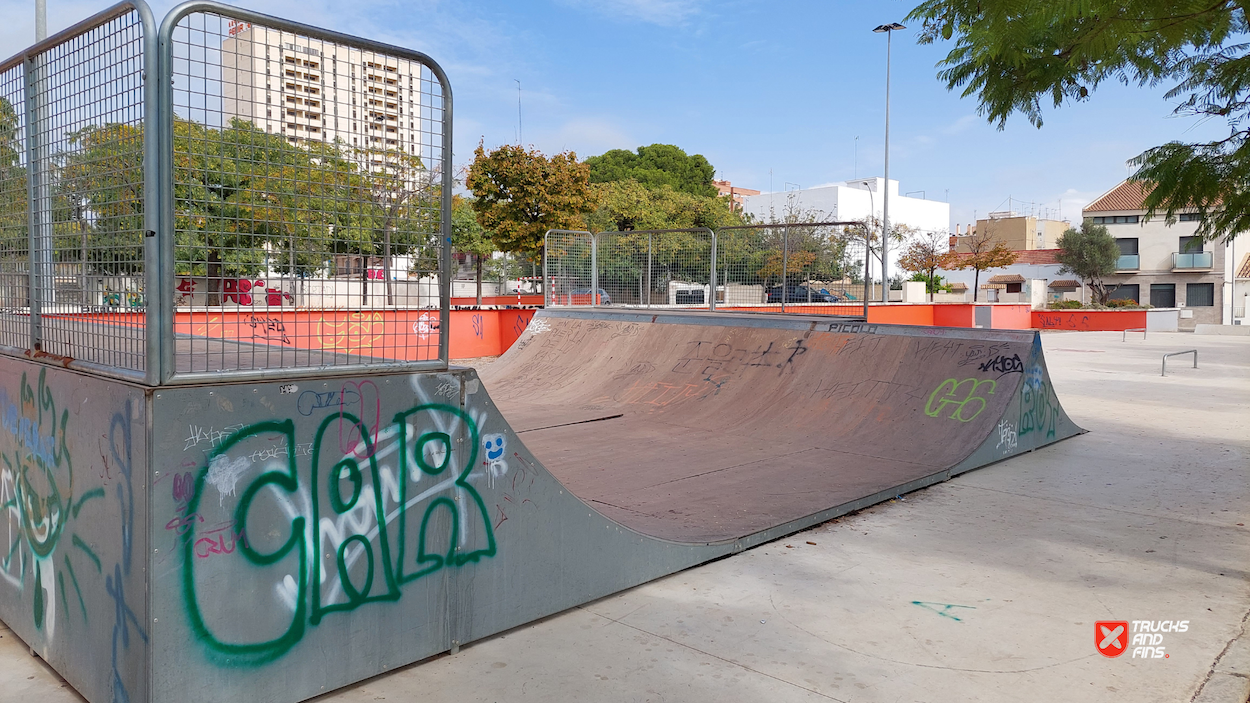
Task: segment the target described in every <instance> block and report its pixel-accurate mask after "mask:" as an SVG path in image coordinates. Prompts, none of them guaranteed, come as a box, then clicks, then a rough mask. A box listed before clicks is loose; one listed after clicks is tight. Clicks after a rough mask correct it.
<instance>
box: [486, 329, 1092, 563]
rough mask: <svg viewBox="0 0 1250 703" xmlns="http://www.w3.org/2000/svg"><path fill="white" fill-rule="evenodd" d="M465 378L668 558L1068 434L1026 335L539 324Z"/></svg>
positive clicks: (578, 489)
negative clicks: (670, 548) (679, 548)
mask: <svg viewBox="0 0 1250 703" xmlns="http://www.w3.org/2000/svg"><path fill="white" fill-rule="evenodd" d="M481 378H482V380H483V382H484V385H485V387H486V388H487V389H488V390H489V392H490V397H491V398H492V400H493V401H494V402H495V404H496V406H497V407H498V409H499V411H500V413H501V414H502V415H503V416H504V417H505V418H507V420H508V421H509V424H510V425H511V426H512V428H513V430H515V431H516V433H517V435H518V438H519V439H521V440H522V442H523V443H524V444H525V445H526V447H527V448H528V449H529V450H530V451H531V452H532V453H533V455H534V456H535V457H536V458H537V459H538V460H539V461H541V462H542V464H543V465H544V466H545V467H546V468H547V469H548V470H549V471H551V473H552V474H553V475H554V476H555V477H556V478H557V479H559V480H560V482H561V483H563V484H564V486H565V487H567V488H568V489H569V491H570V492H572V493H573V494H574V495H576V496H577V497H579V498H581V499H582V500H584V501H585V502H587V503H588V504H589V505H590V506H591V507H593V508H594V509H595V510H597V511H599V512H600V513H602V514H603V515H605V516H607V517H608V518H610V519H612V520H614V521H616V522H618V523H620V524H621V525H624V526H626V527H628V528H630V529H632V530H635V531H637V532H640V533H642V534H644V535H648V536H651V537H656V538H659V539H663V540H667V541H672V542H681V543H712V542H723V541H729V540H741V539H743V538H747V537H751V536H755V537H756V539H755V540H751V541H752V542H754V541H762V540H763V539H771V538H774V537H776V536H780V535H781V534H785V533H786V532H790V531H793V530H795V529H801V527H803V526H805V525H806V524H812V523H814V522H816V521H818V520H820V519H827V518H828V517H832V516H834V515H836V514H841V513H845V512H848V511H849V510H853V509H857V508H859V507H863V506H864V505H868V504H871V503H873V502H877V501H879V500H882V499H884V498H888V497H892V496H893V495H895V494H896V493H901V492H906V491H909V490H914V489H915V488H918V487H920V486H923V485H927V484H929V483H933V482H936V481H939V480H944V479H945V478H949V477H950V476H951V475H954V474H957V473H959V472H962V471H967V470H969V469H973V468H977V467H979V466H983V465H985V464H989V463H992V462H994V461H998V460H1001V459H1004V458H1007V457H1009V456H1012V455H1013V454H1017V453H1020V452H1024V451H1030V450H1032V449H1035V448H1037V447H1039V446H1042V445H1045V444H1048V443H1050V442H1054V441H1057V440H1060V439H1064V438H1066V437H1070V436H1072V435H1074V434H1077V433H1079V432H1081V429H1080V428H1078V427H1077V426H1076V425H1074V424H1073V423H1072V421H1071V420H1070V419H1069V418H1068V416H1067V414H1066V413H1064V411H1063V408H1062V407H1061V406H1060V404H1059V401H1058V399H1057V398H1056V397H1055V394H1054V390H1053V388H1052V386H1051V383H1050V378H1049V375H1048V374H1047V371H1046V365H1045V361H1044V359H1043V357H1042V350H1041V344H1040V340H1039V338H1038V333H1037V332H1036V331H1032V330H1026V331H1015V330H980V329H949V328H931V327H908V326H895V325H870V324H865V323H863V322H855V321H851V322H848V321H841V320H837V321H830V320H829V318H827V317H826V318H793V317H777V316H767V315H763V316H761V315H749V314H746V315H733V314H725V313H705V314H699V313H694V314H691V313H658V314H656V313H645V314H639V313H636V312H616V311H606V310H601V311H544V312H542V313H540V314H539V315H538V316H536V317H535V318H534V320H533V321H532V322H531V324H530V327H529V329H528V331H527V332H526V333H525V335H524V336H523V337H522V338H521V339H520V340H518V342H517V343H516V344H515V345H514V346H513V347H512V349H511V350H509V351H508V353H506V354H505V355H504V356H502V357H501V358H500V359H499V360H498V361H496V362H495V363H494V364H491V365H490V366H489V367H487V368H485V369H483V371H482V372H481Z"/></svg>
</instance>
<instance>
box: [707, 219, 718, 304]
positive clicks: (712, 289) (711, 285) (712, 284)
mask: <svg viewBox="0 0 1250 703" xmlns="http://www.w3.org/2000/svg"><path fill="white" fill-rule="evenodd" d="M708 231H709V232H711V233H712V270H711V272H710V275H709V279H710V280H709V281H708V299H707V309H708V310H710V311H712V312H716V232H715V231H713V230H710V229H709V230H708Z"/></svg>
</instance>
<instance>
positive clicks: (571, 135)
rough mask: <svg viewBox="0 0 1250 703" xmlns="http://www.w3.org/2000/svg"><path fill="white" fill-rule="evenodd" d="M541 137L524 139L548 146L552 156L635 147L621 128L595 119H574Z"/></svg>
mask: <svg viewBox="0 0 1250 703" xmlns="http://www.w3.org/2000/svg"><path fill="white" fill-rule="evenodd" d="M541 137H542V138H541V140H532V139H528V138H527V139H526V141H527V142H533V141H538V142H539V143H542V144H549V145H551V149H550V151H551V152H552V153H554V152H557V151H566V150H570V149H571V150H573V151H576V152H577V156H578V158H585V157H587V156H594V155H596V154H602V153H603V152H605V151H607V150H609V149H633V148H635V147H636V146H637V145H636V144H635V143H634V138H633V137H631V136H630V135H629V134H628V133H627V132H626V131H625V130H624V129H622V128H621V127H620V126H618V125H616V124H614V123H612V122H610V121H608V120H604V119H599V118H594V117H581V118H573V119H571V120H568V121H566V122H564V123H563V124H561V125H560V126H559V127H558V128H556V130H555V131H554V132H552V133H550V134H547V135H541ZM557 145H559V146H558V148H557Z"/></svg>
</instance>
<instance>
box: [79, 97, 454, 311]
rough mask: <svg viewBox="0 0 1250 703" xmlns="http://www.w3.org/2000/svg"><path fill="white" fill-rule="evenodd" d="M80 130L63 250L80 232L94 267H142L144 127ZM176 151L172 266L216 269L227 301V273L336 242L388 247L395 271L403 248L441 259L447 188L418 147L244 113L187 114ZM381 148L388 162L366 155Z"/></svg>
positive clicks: (301, 261) (372, 250)
mask: <svg viewBox="0 0 1250 703" xmlns="http://www.w3.org/2000/svg"><path fill="white" fill-rule="evenodd" d="M69 141H70V144H71V146H72V147H73V148H72V149H71V150H69V151H67V152H66V153H65V154H62V155H61V156H60V157H59V158H58V162H59V164H60V166H59V168H58V169H57V171H56V174H55V192H56V195H57V212H56V224H55V225H54V230H55V232H56V236H57V251H58V252H62V253H63V252H70V251H73V252H77V251H78V249H79V245H78V242H81V249H82V255H81V256H82V259H81V260H82V261H83V262H85V264H86V268H87V271H88V272H89V273H97V274H105V275H120V274H135V273H138V272H139V271H140V270H141V269H140V265H141V264H140V262H142V260H143V256H142V229H143V200H142V196H143V189H142V178H143V172H142V159H143V132H142V129H141V128H139V127H136V126H132V125H122V124H107V125H99V126H92V127H88V128H85V129H83V130H80V131H78V132H76V133H74V134H72V135H70V140H69ZM173 151H174V174H173V175H174V243H175V262H174V266H175V270H174V272H173V273H174V275H180V276H206V277H207V278H208V298H207V302H208V304H210V305H217V304H220V302H221V292H222V284H223V281H224V280H227V279H232V278H237V277H251V276H256V275H259V274H260V273H261V272H262V271H263V270H264V269H265V268H266V266H269V267H272V268H273V269H274V270H276V271H278V272H281V273H286V274H291V275H297V276H302V275H308V274H310V273H312V272H313V271H316V270H320V269H322V268H323V267H324V266H325V265H326V261H327V260H328V259H329V258H331V257H333V256H334V255H336V254H346V255H353V256H360V257H363V258H364V259H365V260H367V259H368V258H369V257H374V256H382V257H383V260H384V267H385V268H386V269H387V273H389V264H390V261H391V259H392V257H393V256H396V255H403V254H415V255H416V258H417V261H418V264H417V265H418V266H420V267H422V268H423V269H430V268H431V267H435V269H434V270H436V266H437V261H436V260H435V257H434V254H433V252H434V251H435V250H436V245H437V236H438V235H437V232H438V217H439V210H438V199H439V194H440V189H439V187H438V186H437V185H434V183H435V182H436V180H437V179H435V178H432V177H431V176H430V174H428V173H427V172H426V170H425V169H424V168H423V166H422V164H421V162H420V160H419V159H418V158H417V157H414V156H407V155H403V154H400V153H398V152H394V153H391V152H386V153H384V154H383V153H378V154H367V153H363V152H360V151H358V150H352V149H349V148H347V147H345V146H343V145H342V144H330V143H324V142H311V143H308V144H306V145H303V144H291V143H288V142H287V140H286V139H285V138H283V137H282V136H281V135H276V134H270V133H266V132H263V131H261V130H259V129H257V128H256V127H255V126H254V125H253V124H251V123H250V122H246V121H243V120H238V119H235V120H232V121H231V123H230V125H229V126H228V127H225V128H222V129H214V128H211V127H207V126H205V125H202V124H198V123H195V122H191V121H188V120H182V119H176V120H175V121H174V138H173ZM375 157H380V158H381V159H382V163H385V164H387V165H386V166H385V167H383V168H379V169H376V170H370V169H368V168H365V167H364V166H363V165H364V164H366V163H372V162H373V160H374V158H375ZM361 273H362V278H361V283H362V292H366V291H367V289H366V288H364V286H366V285H367V278H366V277H365V273H364V271H363V270H362V272H361ZM386 278H387V279H388V284H389V279H390V276H389V275H388V276H386Z"/></svg>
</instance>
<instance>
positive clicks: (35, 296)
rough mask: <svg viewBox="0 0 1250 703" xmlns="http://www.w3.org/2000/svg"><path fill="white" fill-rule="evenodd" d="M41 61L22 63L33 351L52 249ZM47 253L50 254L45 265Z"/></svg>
mask: <svg viewBox="0 0 1250 703" xmlns="http://www.w3.org/2000/svg"><path fill="white" fill-rule="evenodd" d="M38 60H39V56H38V54H36V55H32V56H28V57H26V60H25V61H23V62H22V82H23V90H24V92H25V95H26V199H27V203H28V205H27V212H26V217H27V229H26V240H27V247H28V248H27V250H26V256H27V259H28V260H29V264H30V271H29V272H28V273H29V276H28V277H29V283H28V284H27V286H28V289H29V293H28V294H27V298H28V300H29V302H30V348H31V349H32V350H34V351H41V350H42V349H43V303H44V295H45V294H46V292H47V289H46V288H45V287H44V283H45V282H46V279H47V277H48V271H47V270H46V268H45V266H47V267H50V266H51V251H49V250H48V247H49V246H50V242H49V241H48V240H47V237H46V235H45V234H44V232H43V230H44V219H45V214H44V210H43V206H44V201H45V199H46V196H47V183H46V182H45V179H46V177H47V173H46V171H45V164H44V160H43V154H42V152H43V149H42V148H41V144H42V142H43V140H42V138H41V137H42V136H43V135H42V134H41V132H42V120H41V119H40V117H41V113H42V110H40V109H39V105H40V103H41V102H42V101H43V99H44V97H43V87H42V86H40V85H39V79H38V75H39V74H38V70H37V65H38V64H37V62H38ZM45 256H47V257H48V260H47V262H46V264H45V261H44V257H45Z"/></svg>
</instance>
